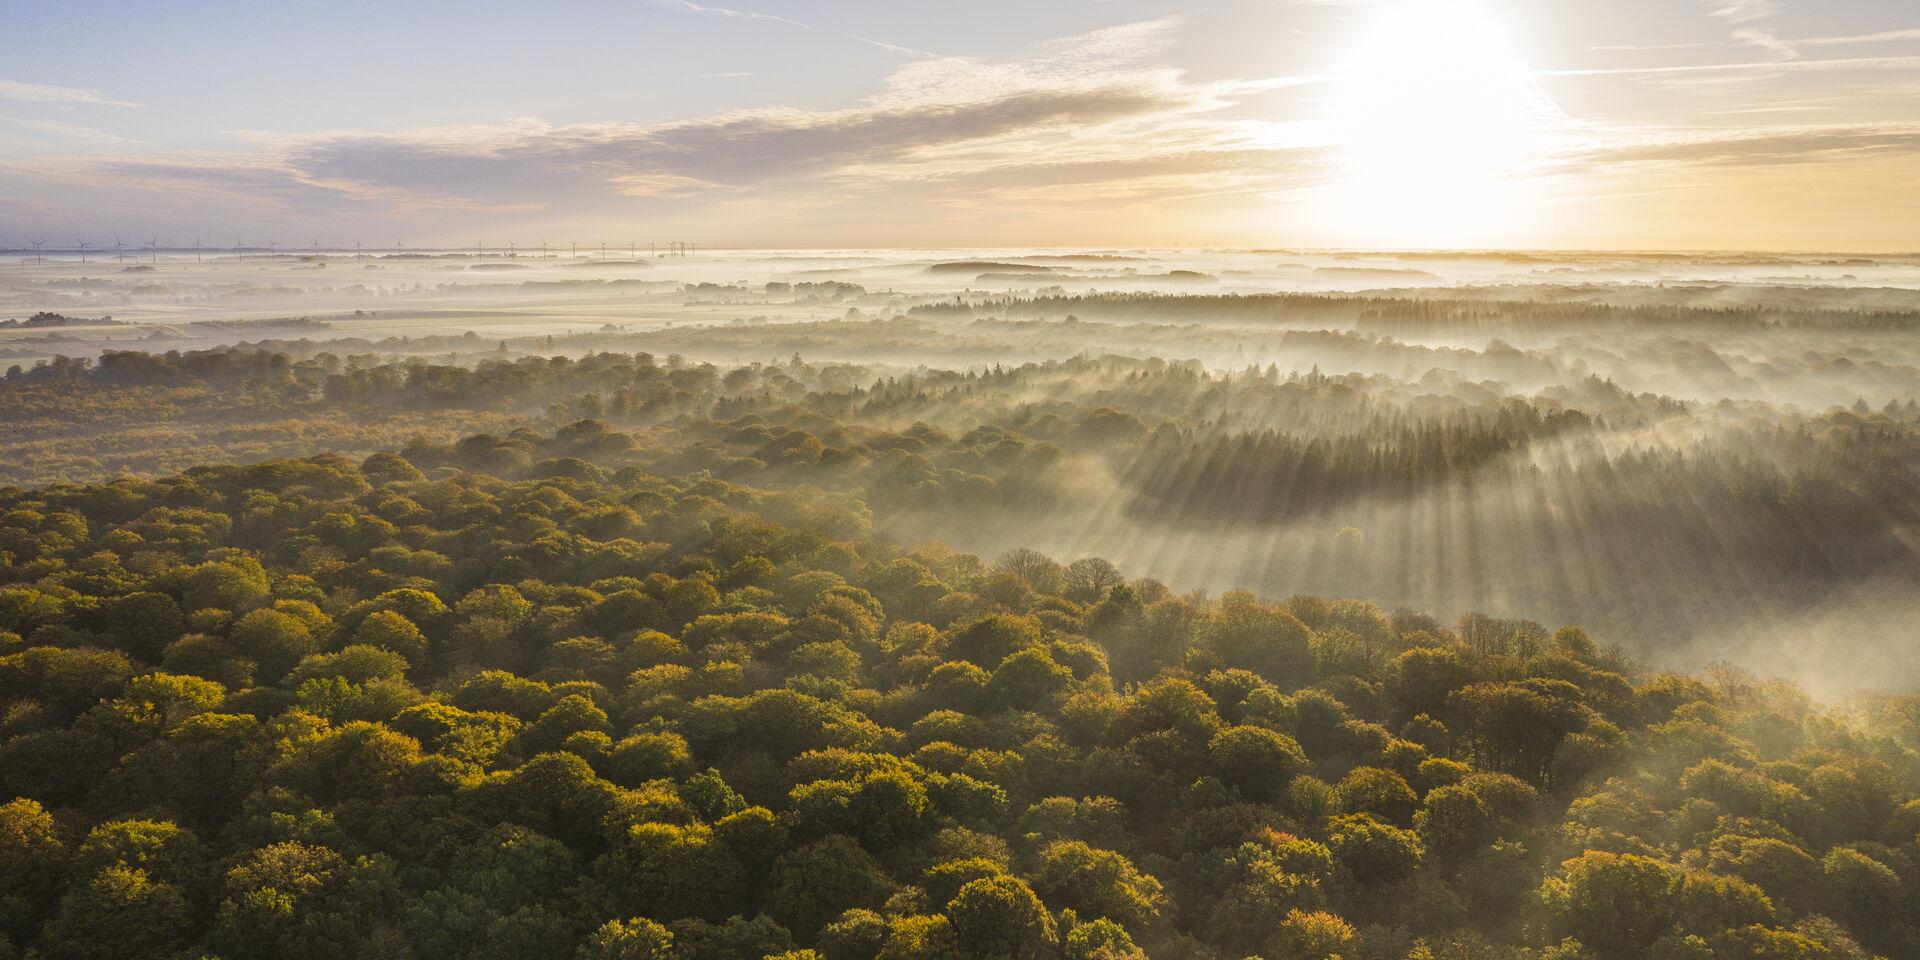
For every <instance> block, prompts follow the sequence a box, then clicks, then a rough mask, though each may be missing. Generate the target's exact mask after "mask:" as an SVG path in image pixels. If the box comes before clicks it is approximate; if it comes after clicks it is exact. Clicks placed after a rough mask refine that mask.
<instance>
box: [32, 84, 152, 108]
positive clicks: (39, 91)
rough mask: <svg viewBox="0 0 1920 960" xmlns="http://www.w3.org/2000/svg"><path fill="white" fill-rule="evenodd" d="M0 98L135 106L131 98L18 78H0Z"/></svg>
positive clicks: (34, 101)
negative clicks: (114, 98) (27, 81)
mask: <svg viewBox="0 0 1920 960" xmlns="http://www.w3.org/2000/svg"><path fill="white" fill-rule="evenodd" d="M0 100H15V101H19V102H22V103H84V104H91V105H95V106H103V107H137V106H139V104H137V103H134V102H133V101H131V100H112V99H108V98H106V97H103V96H101V95H100V94H99V93H97V92H95V91H92V90H82V89H80V88H78V87H56V86H54V85H52V84H48V83H25V82H22V81H19V80H0Z"/></svg>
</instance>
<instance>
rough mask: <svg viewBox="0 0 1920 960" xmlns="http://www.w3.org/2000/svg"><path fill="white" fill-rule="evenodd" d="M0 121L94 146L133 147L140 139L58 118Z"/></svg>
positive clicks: (16, 118)
mask: <svg viewBox="0 0 1920 960" xmlns="http://www.w3.org/2000/svg"><path fill="white" fill-rule="evenodd" d="M0 123H8V124H12V125H13V126H16V127H20V128H22V129H26V130H33V131H37V132H39V133H45V134H50V135H52V136H53V137H55V138H58V139H59V140H62V141H67V142H74V143H84V144H87V145H89V146H94V147H111V148H122V147H134V146H139V144H140V141H138V140H133V139H129V138H127V137H122V136H120V135H118V134H113V133H108V132H106V131H105V130H98V129H95V128H93V127H88V126H83V125H81V124H77V123H62V122H61V121H58V120H31V119H26V118H23V117H0Z"/></svg>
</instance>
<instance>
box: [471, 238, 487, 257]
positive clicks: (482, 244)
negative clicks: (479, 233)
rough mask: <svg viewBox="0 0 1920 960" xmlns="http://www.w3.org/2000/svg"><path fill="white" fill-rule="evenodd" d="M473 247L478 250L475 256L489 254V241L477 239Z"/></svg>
mask: <svg viewBox="0 0 1920 960" xmlns="http://www.w3.org/2000/svg"><path fill="white" fill-rule="evenodd" d="M473 249H474V250H475V251H476V252H475V254H474V256H477V257H485V256H486V255H487V241H485V240H475V241H474V242H473Z"/></svg>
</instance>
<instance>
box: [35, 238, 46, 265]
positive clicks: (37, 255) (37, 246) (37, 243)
mask: <svg viewBox="0 0 1920 960" xmlns="http://www.w3.org/2000/svg"><path fill="white" fill-rule="evenodd" d="M46 243H47V242H46V241H45V240H35V241H33V262H34V263H45V262H47V259H46V258H45V257H42V256H41V255H40V248H41V247H43V246H45V245H46Z"/></svg>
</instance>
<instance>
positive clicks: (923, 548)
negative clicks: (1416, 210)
mask: <svg viewBox="0 0 1920 960" xmlns="http://www.w3.org/2000/svg"><path fill="white" fill-rule="evenodd" d="M1280 255H1282V254H1281V253H1277V252H1268V253H1265V254H1260V256H1263V257H1268V258H1270V257H1273V256H1280ZM1246 256H1252V255H1251V254H1250V255H1246ZM1289 256H1291V255H1289ZM356 259H358V258H356ZM1110 260H1111V261H1114V262H1108V261H1110ZM1121 261H1129V258H1126V257H1119V256H1117V255H1116V256H1113V257H1095V256H1094V255H1087V260H1086V262H1084V263H1083V262H1082V261H1081V260H1075V259H1073V258H1070V257H1044V256H1027V257H1005V258H1002V257H993V258H988V259H982V260H979V261H977V262H976V261H935V262H932V263H892V262H888V263H882V264H880V265H878V266H871V265H869V266H862V267H860V268H858V269H856V268H855V267H853V266H847V265H843V264H838V263H836V262H835V261H831V260H828V261H821V262H819V263H817V264H814V265H815V266H817V268H818V269H817V270H800V269H788V268H786V267H784V266H783V267H782V268H781V270H780V271H775V272H771V273H769V274H768V278H764V279H762V280H743V279H741V278H740V277H738V276H735V275H732V274H729V273H726V272H723V270H722V269H721V268H709V269H708V271H707V272H706V273H704V274H688V276H689V277H691V278H692V280H691V281H684V282H677V281H674V280H667V279H662V280H651V279H649V280H638V279H633V278H626V279H607V280H600V279H596V280H591V281H587V280H580V279H578V278H577V277H575V278H569V277H567V276H565V275H564V274H563V272H562V271H564V270H567V269H571V268H569V267H566V266H564V265H554V264H545V265H536V266H531V267H529V266H526V265H523V264H519V263H508V264H505V265H504V266H502V265H501V264H492V265H491V266H498V267H500V269H506V268H507V267H512V268H514V269H527V270H535V271H539V272H537V273H536V274H535V275H536V276H545V277H546V279H529V280H528V281H526V282H524V283H513V282H502V279H501V278H500V277H499V276H497V275H496V274H488V275H487V277H486V278H482V279H479V280H477V281H474V282H461V281H459V280H458V279H449V278H448V275H449V274H451V273H452V272H453V271H454V270H456V269H460V270H464V269H466V267H464V266H461V265H452V266H450V265H448V264H445V263H442V262H440V261H437V260H434V259H433V258H428V257H424V255H422V256H421V257H420V258H418V259H405V260H404V261H402V260H400V259H395V260H392V261H389V260H385V259H382V260H380V261H378V262H369V263H365V264H336V266H337V267H347V268H351V267H353V266H358V267H360V268H361V270H360V272H363V273H367V274H368V276H369V282H372V281H373V280H375V279H379V280H381V282H382V283H384V284H385V285H384V286H376V287H369V286H366V285H363V284H361V283H360V282H359V281H358V280H355V281H354V282H351V283H345V284H342V283H339V282H337V281H327V282H326V284H325V286H323V287H316V286H312V284H313V283H314V282H315V279H316V278H317V277H319V276H320V275H321V270H320V267H321V266H323V265H324V263H325V260H314V261H313V262H312V263H311V264H306V265H294V264H291V263H289V264H287V265H286V266H284V267H282V266H280V265H278V264H276V263H269V264H268V265H266V266H264V267H263V266H252V267H249V268H248V270H249V271H250V272H255V273H265V274H268V275H270V276H271V275H275V274H277V275H278V276H279V278H278V279H275V280H272V281H263V280H261V279H260V278H259V277H255V276H250V275H241V274H237V273H236V270H238V269H239V268H238V267H235V266H232V265H229V266H222V267H210V268H208V269H207V270H206V271H205V273H204V275H201V274H195V273H192V272H190V271H188V270H186V269H184V268H181V269H173V270H172V272H171V273H170V274H169V275H168V276H167V277H166V278H163V279H164V280H165V283H164V284H162V283H157V282H156V279H155V278H153V277H147V278H144V279H142V280H141V281H139V283H140V284H153V285H154V286H156V287H163V288H164V290H165V291H170V292H153V291H151V290H148V288H147V287H145V286H133V285H130V282H129V281H125V280H114V281H99V282H97V283H95V284H94V285H93V286H90V287H86V288H85V289H81V288H78V287H72V288H71V289H70V287H71V284H72V283H73V282H77V281H72V280H71V278H66V280H65V281H62V282H67V283H68V284H69V286H56V285H55V284H56V281H61V278H59V277H55V278H54V279H53V280H48V281H46V282H45V283H44V284H39V285H36V286H32V287H31V288H30V289H29V288H28V287H25V286H21V287H17V289H28V290H29V292H30V293H31V294H32V295H33V297H35V298H38V299H35V300H33V301H32V302H35V303H43V304H45V306H43V307H39V308H38V309H50V308H52V307H58V308H60V309H62V310H63V311H65V312H67V313H69V314H70V315H73V316H80V315H83V314H84V315H100V314H103V313H106V312H107V311H108V310H111V311H112V312H113V314H114V315H115V316H116V317H131V318H133V319H131V320H128V321H126V323H125V324H124V325H121V324H119V323H118V321H116V325H115V326H112V327H105V326H100V327H90V326H87V325H86V322H85V321H79V322H78V323H77V325H69V326H64V327H62V328H61V330H60V331H59V332H58V336H60V337H62V338H65V339H61V340H58V341H55V340H42V339H39V338H41V337H45V336H46V334H35V335H33V336H32V337H28V336H27V335H26V334H24V333H21V334H11V335H9V337H8V338H0V339H4V342H6V343H7V344H10V345H11V346H9V347H8V348H7V349H9V350H12V351H14V353H13V354H10V356H13V357H16V358H19V359H20V360H21V362H20V363H18V364H17V365H15V366H13V367H12V368H11V369H9V370H7V371H6V372H5V374H4V376H0V960H67V958H73V960H333V958H343V957H344V958H366V960H455V958H459V960H469V958H471V960H480V958H494V960H510V958H522V957H534V956H538V957H556V958H565V960H1147V958H1151V960H1644V958H1653V960H1874V958H1885V960H1897V958H1904V957H1912V956H1916V955H1920V695H1916V694H1915V693H1914V691H1915V690H1916V689H1920V637H1916V636H1915V634H1914V633H1913V631H1912V629H1911V624H1912V623H1913V622H1914V617H1916V616H1920V596H1916V594H1915V593H1914V592H1913V590H1912V584H1913V583H1915V582H1920V549H1916V544H1920V401H1917V398H1920V347H1916V346H1915V344H1914V342H1913V338H1912V332H1913V329H1914V324H1915V322H1916V319H1915V318H1916V317H1920V301H1916V299H1915V298H1914V297H1913V296H1912V295H1910V294H1909V293H1907V292H1904V291H1902V290H1899V289H1896V288H1892V287H1866V286H1855V287H1843V286H1832V287H1824V288H1819V289H1818V290H1801V289H1797V288H1784V287H1783V288H1776V289H1769V290H1765V291H1762V290H1760V289H1759V288H1757V287H1754V286H1751V285H1745V286H1743V285H1739V284H1729V283H1704V282H1698V283H1696V282H1680V281H1678V280H1676V282H1675V283H1674V284H1672V285H1671V286H1667V285H1664V284H1661V285H1654V284H1633V285H1629V284H1615V285H1606V286H1597V285H1594V284H1588V283H1581V282H1574V281H1567V282H1559V281H1558V280H1557V279H1556V280H1555V282H1535V283H1532V284H1529V285H1520V284H1500V283H1482V284H1472V285H1463V286H1457V287H1447V288H1438V287H1436V288H1433V289H1425V290H1421V291H1418V292H1417V294H1416V293H1415V292H1413V291H1407V290H1372V291H1361V292H1352V291H1348V292H1342V291H1337V290H1291V291H1288V290H1284V289H1283V290H1281V291H1280V292H1276V291H1275V290H1273V289H1267V290H1263V291H1252V292H1248V291H1245V290H1241V289H1237V288H1236V287H1235V284H1236V283H1238V282H1239V281H1238V279H1237V278H1238V277H1239V276H1240V275H1241V274H1240V268H1239V267H1236V266H1235V263H1242V262H1244V258H1243V260H1242V261H1230V260H1228V259H1226V258H1224V257H1220V258H1215V259H1213V260H1208V261H1201V260H1200V259H1198V258H1196V259H1195V260H1194V261H1191V262H1188V261H1177V260H1176V261H1169V262H1153V261H1149V260H1145V259H1141V260H1139V261H1138V263H1139V266H1138V267H1137V268H1136V267H1132V266H1124V265H1121ZM1557 262H1559V261H1542V262H1541V264H1542V265H1543V266H1544V265H1546V264H1550V263H1557ZM1388 263H1389V264H1390V265H1376V266H1367V265H1366V264H1367V261H1352V260H1344V259H1334V258H1327V259H1326V262H1325V263H1324V264H1323V265H1320V266H1308V267H1288V265H1286V264H1282V265H1281V268H1280V269H1279V270H1278V275H1281V276H1288V275H1292V274H1293V273H1302V274H1305V275H1311V276H1316V277H1322V278H1333V279H1338V280H1365V281H1369V282H1371V281H1374V280H1390V281H1393V282H1401V281H1407V280H1410V279H1418V280H1422V282H1425V281H1426V280H1437V279H1439V277H1440V274H1439V273H1436V272H1432V271H1441V270H1446V269H1453V267H1448V266H1444V265H1441V264H1436V263H1430V262H1427V261H1425V260H1421V259H1419V258H1417V257H1413V256H1411V255H1409V256H1408V257H1406V258H1402V259H1399V260H1393V261H1389V262H1388ZM956 264H957V266H956ZM1502 264H1503V265H1501V266H1499V267H1498V269H1500V270H1512V269H1517V268H1518V266H1521V265H1527V264H1528V262H1527V261H1517V260H1513V261H1502ZM481 266H487V265H485V264H482V265H481ZM606 266H607V269H608V270H609V271H615V272H617V270H616V268H617V267H618V266H619V265H618V264H608V265H606ZM1656 266H1659V265H1658V264H1657V263H1656V262H1655V261H1652V260H1646V261H1632V262H1623V263H1620V264H1612V265H1594V264H1585V263H1584V262H1581V264H1580V265H1579V266H1578V269H1581V270H1588V269H1591V270H1602V269H1613V270H1623V271H1632V270H1650V269H1654V268H1655V267H1656ZM1789 266H1791V267H1793V268H1794V269H1815V268H1820V269H1828V268H1830V269H1834V270H1842V269H1844V270H1863V271H1864V270H1868V269H1881V270H1882V271H1883V272H1884V271H1888V270H1893V269H1895V268H1896V266H1895V265H1879V266H1877V267H1876V266H1875V265H1873V264H1868V265H1866V266H1859V265H1854V264H1851V263H1847V264H1835V265H1822V264H1815V263H1806V262H1795V263H1792V264H1779V265H1775V264H1752V265H1749V264H1746V263H1744V262H1743V263H1741V264H1740V265H1739V269H1756V270H1757V269H1787V268H1788V267H1789ZM1015 268H1017V269H1015ZM1176 268H1177V269H1176ZM1427 268H1432V271H1429V270H1428V269H1427ZM1660 268H1661V269H1674V268H1673V267H1671V265H1668V266H1665V267H1660ZM48 269H49V270H51V268H48ZM727 269H731V268H727ZM1268 269H1269V270H1270V271H1271V270H1273V268H1272V267H1271V265H1269V267H1268ZM1553 269H1560V270H1574V269H1576V267H1575V266H1567V265H1563V266H1559V267H1554V268H1553ZM403 270H405V271H411V273H405V274H403V273H401V271H403ZM1127 270H1136V271H1137V272H1136V273H1133V274H1128V276H1132V277H1133V278H1135V281H1136V282H1134V283H1133V284H1132V288H1131V289H1126V290H1120V291H1102V290H1099V289H1091V285H1092V284H1093V283H1094V282H1095V281H1096V280H1099V281H1102V282H1104V278H1106V277H1108V276H1110V275H1111V276H1120V275H1123V272H1124V271H1127ZM299 271H310V272H307V273H301V272H299ZM374 271H389V272H391V273H393V274H395V275H394V276H387V277H384V278H383V275H382V274H379V273H375V272H374ZM781 271H784V272H781ZM1182 271H1185V272H1192V273H1194V274H1196V275H1200V274H1204V275H1205V276H1206V277H1208V280H1207V281H1206V282H1207V283H1208V286H1207V287H1206V288H1205V292H1184V291H1179V290H1173V291H1169V290H1165V289H1157V288H1155V287H1154V285H1155V284H1165V283H1169V282H1171V281H1170V280H1169V278H1171V277H1172V276H1173V274H1175V273H1178V272H1182ZM1290 271H1291V272H1290ZM1096 272H1097V273H1096ZM336 274H337V270H336ZM610 276H611V274H610ZM829 276H830V277H834V278H836V279H823V278H825V277H829ZM1557 276H1558V275H1556V278H1557ZM236 277H238V278H239V279H235V278H236ZM1032 278H1038V279H1037V280H1035V279H1032ZM1030 280H1031V281H1032V282H1033V283H1042V284H1044V285H1043V286H1037V287H1032V288H1031V289H1021V288H1019V286H1018V285H1019V284H1022V283H1028V282H1029V281H1030ZM1216 280H1217V282H1216ZM695 281H697V282H695ZM21 282H22V283H24V282H25V281H21ZM1179 282H1181V283H1188V284H1189V285H1191V284H1192V283H1198V282H1199V281H1197V280H1192V279H1191V278H1179ZM196 283H198V284H201V285H202V286H200V287H195V286H193V285H194V284H196ZM301 283H305V284H308V286H307V287H304V288H303V287H300V286H298V285H299V284H301ZM957 284H966V286H965V287H964V288H962V289H956V285H957ZM96 287H97V288H98V289H97V290H96V289H95V288H96ZM269 287H271V290H272V291H273V292H272V294H271V296H269V295H268V293H265V292H262V291H264V290H267V289H268V288H269ZM143 290H147V291H148V292H145V293H142V292H140V291H143ZM1596 291H1598V292H1596ZM56 293H57V294H58V295H59V296H58V297H55V296H54V294H56ZM143 297H144V298H147V299H141V298H143ZM367 297H372V298H373V299H366V298H367ZM169 298H171V299H169ZM356 298H361V299H356ZM543 298H548V299H543ZM550 298H561V299H559V300H553V299H550ZM264 302H272V303H273V304H274V306H273V310H274V312H273V313H271V314H261V313H259V311H258V310H256V309H254V307H255V306H256V305H257V303H264ZM355 303H377V304H378V305H379V307H380V309H378V310H375V309H367V310H362V309H360V308H359V307H357V306H352V305H353V304H355ZM205 304H214V305H215V307H204V308H203V306H202V305H205ZM230 304H240V305H241V307H245V309H242V308H241V307H231V306H228V305H230ZM430 304H443V305H450V306H446V307H445V310H446V312H445V313H444V314H435V313H432V312H431V310H430V308H429V306H428V305H430ZM520 309H524V310H527V311H530V312H534V311H547V310H552V311H554V312H555V313H561V312H564V313H565V314H566V316H568V317H569V318H571V319H569V320H567V321H566V322H564V323H563V322H558V321H555V322H551V323H550V322H548V321H546V320H545V319H538V320H537V321H529V322H520V321H516V320H513V319H511V317H507V313H508V311H509V310H520ZM290 310H291V311H294V312H289V311H290ZM300 310H308V311H309V312H308V313H306V314H305V315H302V314H301V313H299V312H298V311H300ZM460 311H468V312H465V313H462V312H460ZM488 311H496V312H491V313H490V312H488ZM176 313H177V314H178V317H177V318H176V317H175V314H176ZM156 316H164V317H165V322H161V321H159V320H156V319H154V318H155V317H156ZM273 317H281V318H282V319H272V318H273ZM503 317H506V319H503ZM647 317H650V318H651V319H643V318H647ZM288 318H291V319H288ZM128 327H131V328H132V329H130V330H129V329H127V328H128ZM129 336H131V337H133V338H135V339H133V340H129V339H126V338H127V337H129ZM42 350H56V351H58V352H57V353H56V354H55V355H51V356H45V357H40V355H39V354H38V353H37V352H36V351H42ZM35 357H39V359H38V361H37V362H36V360H35V359H34V358H35Z"/></svg>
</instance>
